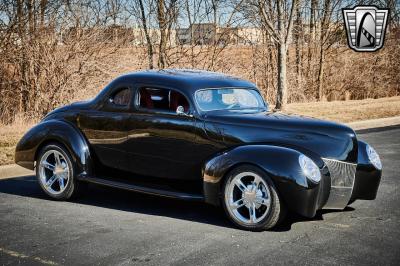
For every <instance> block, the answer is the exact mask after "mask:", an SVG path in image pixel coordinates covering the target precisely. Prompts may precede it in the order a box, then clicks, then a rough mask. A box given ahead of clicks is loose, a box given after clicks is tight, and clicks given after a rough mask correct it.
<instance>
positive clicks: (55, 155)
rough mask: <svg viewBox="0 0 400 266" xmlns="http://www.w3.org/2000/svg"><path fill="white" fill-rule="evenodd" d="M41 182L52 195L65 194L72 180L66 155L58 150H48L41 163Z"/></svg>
mask: <svg viewBox="0 0 400 266" xmlns="http://www.w3.org/2000/svg"><path fill="white" fill-rule="evenodd" d="M38 167H39V171H38V173H39V181H40V183H41V185H42V187H43V188H44V189H45V190H46V191H47V192H48V193H50V194H52V195H58V194H61V193H63V192H64V190H65V188H66V187H67V185H68V182H69V181H70V179H71V171H70V169H69V166H68V162H67V160H66V158H65V157H64V155H63V154H62V153H61V152H59V151H57V150H48V151H47V152H46V153H44V154H43V156H42V157H41V159H40V162H39V166H38Z"/></svg>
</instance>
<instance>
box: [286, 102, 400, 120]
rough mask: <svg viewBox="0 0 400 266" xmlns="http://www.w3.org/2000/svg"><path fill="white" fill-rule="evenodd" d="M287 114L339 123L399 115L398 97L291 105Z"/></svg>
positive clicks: (399, 104) (399, 103)
mask: <svg viewBox="0 0 400 266" xmlns="http://www.w3.org/2000/svg"><path fill="white" fill-rule="evenodd" d="M287 112H288V113H294V114H302V115H306V116H311V117H316V118H321V119H326V120H332V121H336V122H341V123H348V122H354V121H362V120H369V119H376V118H384V117H392V116H398V115H400V96H396V97H388V98H380V99H365V100H353V101H334V102H311V103H292V104H289V105H288V106H287Z"/></svg>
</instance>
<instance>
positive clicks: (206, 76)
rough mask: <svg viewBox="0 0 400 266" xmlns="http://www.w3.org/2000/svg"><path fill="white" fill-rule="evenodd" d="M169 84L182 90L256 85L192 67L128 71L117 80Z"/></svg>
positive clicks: (191, 90)
mask: <svg viewBox="0 0 400 266" xmlns="http://www.w3.org/2000/svg"><path fill="white" fill-rule="evenodd" d="M119 79H122V80H130V81H132V82H134V83H144V84H151V85H163V86H171V87H174V88H176V89H179V90H181V91H184V92H194V91H196V90H198V89H205V88H227V87H252V88H254V87H256V86H255V85H254V84H253V83H251V82H249V81H247V80H243V79H240V78H237V77H233V76H229V75H226V74H223V73H218V72H211V71H204V70H194V69H163V70H146V71H140V72H133V73H128V74H125V75H123V76H120V77H119V78H117V80H119Z"/></svg>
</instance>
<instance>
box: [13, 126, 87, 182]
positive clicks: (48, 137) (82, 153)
mask: <svg viewBox="0 0 400 266" xmlns="http://www.w3.org/2000/svg"><path fill="white" fill-rule="evenodd" d="M52 141H54V142H59V143H61V144H63V145H64V146H65V147H66V148H67V149H68V151H69V152H70V154H71V156H72V160H73V162H74V164H75V165H76V167H77V169H76V170H77V174H78V175H79V174H89V173H91V165H92V159H91V156H90V151H89V146H88V144H87V141H86V139H85V137H84V136H83V134H82V133H81V132H80V131H79V129H77V128H76V127H75V126H73V125H72V124H70V123H68V122H66V121H63V120H46V121H43V122H41V123H39V124H37V125H36V126H34V127H33V128H32V129H30V130H29V131H28V132H27V133H26V134H25V135H24V136H23V137H22V139H21V140H20V141H19V142H18V144H17V147H16V150H15V163H17V164H18V165H20V166H23V167H25V168H28V169H31V170H33V169H34V167H35V160H36V156H37V155H38V153H39V152H40V149H41V148H42V147H43V146H44V145H45V144H46V143H49V142H52Z"/></svg>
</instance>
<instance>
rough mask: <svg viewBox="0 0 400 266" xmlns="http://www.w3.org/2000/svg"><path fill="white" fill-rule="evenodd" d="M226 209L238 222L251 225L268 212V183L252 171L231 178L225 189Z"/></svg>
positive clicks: (269, 201) (269, 200)
mask: <svg viewBox="0 0 400 266" xmlns="http://www.w3.org/2000/svg"><path fill="white" fill-rule="evenodd" d="M225 202H226V204H227V206H228V211H229V213H230V214H231V216H232V218H234V219H235V220H236V221H238V222H239V223H243V224H246V225H253V224H256V223H258V222H260V221H262V220H263V219H264V218H265V217H266V216H267V215H268V213H269V209H270V204H271V197H270V189H269V186H268V184H267V183H266V182H265V180H263V178H261V176H259V175H257V174H256V173H253V172H242V173H239V174H237V175H236V176H235V177H233V178H232V180H231V181H230V183H229V184H228V186H227V188H226V189H225Z"/></svg>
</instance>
